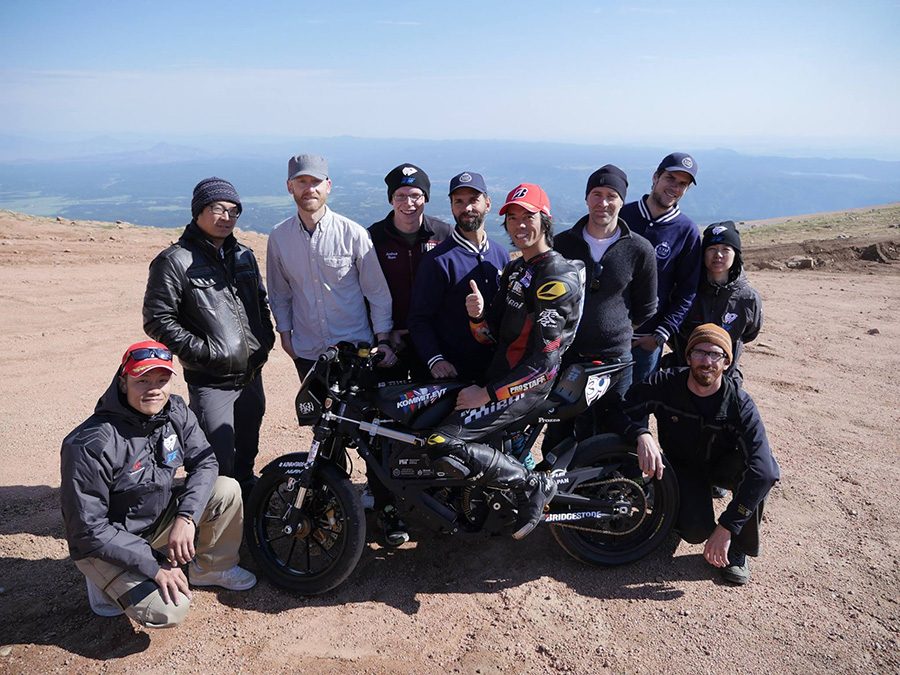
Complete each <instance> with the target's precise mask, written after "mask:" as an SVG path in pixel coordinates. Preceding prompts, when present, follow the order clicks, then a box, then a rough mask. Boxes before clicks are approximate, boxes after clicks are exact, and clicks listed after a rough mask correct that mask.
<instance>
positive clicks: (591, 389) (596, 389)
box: [584, 375, 612, 405]
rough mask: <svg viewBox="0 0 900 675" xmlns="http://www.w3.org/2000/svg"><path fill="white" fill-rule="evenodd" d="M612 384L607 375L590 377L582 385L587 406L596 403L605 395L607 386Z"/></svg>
mask: <svg viewBox="0 0 900 675" xmlns="http://www.w3.org/2000/svg"><path fill="white" fill-rule="evenodd" d="M610 382H612V380H611V379H610V377H609V375H590V376H588V381H587V384H586V385H584V397H585V399H587V402H588V405H590V404H591V403H593V402H594V401H596V400H597V399H598V398H600V397H601V396H603V394H605V393H606V390H607V389H609V384H610Z"/></svg>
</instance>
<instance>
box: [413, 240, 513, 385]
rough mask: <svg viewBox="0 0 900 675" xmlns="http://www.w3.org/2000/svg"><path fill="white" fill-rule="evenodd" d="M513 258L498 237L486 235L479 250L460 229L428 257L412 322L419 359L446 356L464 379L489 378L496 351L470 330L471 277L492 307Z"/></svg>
mask: <svg viewBox="0 0 900 675" xmlns="http://www.w3.org/2000/svg"><path fill="white" fill-rule="evenodd" d="M508 262H509V253H507V251H506V248H505V247H503V246H501V245H500V244H498V243H497V242H494V241H491V240H490V239H487V238H485V241H484V246H483V247H482V249H481V250H480V251H479V250H476V249H475V247H474V246H473V245H472V244H470V243H469V241H468V240H467V239H466V238H465V237H463V236H462V235H461V234H460V233H459V232H458V231H457V230H455V229H454V230H453V233H452V234H451V236H450V238H449V239H447V240H446V241H445V242H443V243H442V244H440V245H439V246H438V247H437V248H435V249H434V250H432V251H429V252H428V253H426V254H425V257H423V258H422V262H421V263H420V264H419V270H418V272H417V273H416V281H415V284H414V285H413V294H412V302H411V303H410V307H409V318H408V321H407V325H408V327H409V335H410V337H411V338H412V341H413V344H414V345H415V347H416V351H417V352H418V354H419V358H421V359H422V361H423V362H424V363H425V364H426V365H427V366H428V367H429V368H431V367H432V366H433V365H434V364H435V363H436V362H437V361H438V360H440V359H445V360H446V361H449V362H450V363H452V364H453V366H454V367H455V368H456V371H457V373H459V376H460V378H461V379H465V380H483V379H484V376H485V373H486V371H487V368H488V365H489V364H490V362H491V356H492V354H493V350H492V348H491V347H489V346H487V345H482V344H479V343H478V342H477V341H476V340H475V337H474V336H473V335H472V332H471V331H470V330H469V315H468V314H467V313H466V296H467V295H468V294H469V293H471V289H470V288H469V280H470V279H474V280H475V282H476V283H477V284H478V288H479V289H480V290H481V295H482V296H483V297H484V302H485V305H486V306H490V303H491V301H492V300H493V299H494V296H495V295H496V294H497V289H498V288H499V285H500V273H501V271H502V270H503V268H504V267H505V266H506V263H508Z"/></svg>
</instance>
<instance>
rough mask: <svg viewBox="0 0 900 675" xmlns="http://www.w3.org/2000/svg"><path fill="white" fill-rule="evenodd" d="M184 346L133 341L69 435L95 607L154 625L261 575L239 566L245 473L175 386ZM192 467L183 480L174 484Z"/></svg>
mask: <svg viewBox="0 0 900 675" xmlns="http://www.w3.org/2000/svg"><path fill="white" fill-rule="evenodd" d="M174 373H175V369H174V368H173V367H172V352H170V351H169V350H168V349H167V348H166V346H165V345H163V344H161V343H159V342H155V341H152V340H147V341H144V342H138V343H136V344H133V345H131V346H130V347H129V348H128V349H127V350H125V354H124V355H123V356H122V362H121V365H120V366H119V369H118V370H117V371H116V375H115V377H114V378H113V381H112V383H111V384H110V385H109V388H108V389H107V390H106V393H104V394H103V396H101V397H100V400H99V401H98V402H97V406H96V408H95V409H94V414H93V415H91V416H90V417H89V418H88V419H87V420H85V421H84V422H83V423H82V424H80V425H79V426H78V427H76V428H75V430H73V431H72V433H70V434H69V435H68V436H66V438H65V440H64V441H63V443H62V451H61V464H60V474H61V484H60V498H61V501H62V512H63V521H64V523H65V528H66V540H67V541H68V544H69V552H70V554H71V555H72V558H73V559H74V560H75V565H76V566H77V567H78V569H79V570H80V571H81V572H82V574H84V576H85V578H86V580H87V588H88V599H89V601H90V605H91V609H92V610H93V611H94V612H95V613H96V614H98V615H100V616H117V615H119V614H123V613H124V614H127V615H128V616H129V617H130V618H131V619H133V620H135V621H137V622H138V623H140V624H141V625H143V626H147V627H150V628H166V627H169V626H175V625H177V624H178V623H180V622H181V621H182V620H183V619H184V617H185V616H186V615H187V611H188V608H189V606H190V598H191V591H190V588H189V586H188V579H187V577H185V574H184V572H183V571H182V569H181V566H182V565H186V564H188V563H190V564H189V566H188V573H189V575H190V583H191V584H192V585H194V586H221V587H223V588H227V589H230V590H235V591H242V590H247V589H248V588H252V587H253V585H254V584H256V577H255V576H253V574H251V573H250V572H248V571H247V570H245V569H243V568H241V567H239V566H238V564H237V563H238V548H239V547H240V545H241V532H242V507H241V493H240V487H239V486H238V484H237V482H235V481H234V480H233V479H231V478H226V477H224V476H223V477H218V478H217V472H218V467H217V465H216V458H215V455H214V454H213V451H212V448H210V446H209V443H208V442H207V440H206V437H205V436H204V435H203V432H202V431H201V430H200V427H199V426H198V424H197V419H196V417H195V416H194V414H193V413H192V412H191V411H190V410H189V409H188V407H187V405H185V403H184V400H183V399H182V398H181V397H179V396H176V395H172V394H171V388H172V376H173V374H174ZM180 467H183V468H184V470H185V471H186V478H185V480H184V484H183V485H182V486H178V485H176V484H175V483H174V480H175V473H176V471H178V469H179V468H180Z"/></svg>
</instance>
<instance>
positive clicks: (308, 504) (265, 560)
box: [244, 463, 366, 595]
mask: <svg viewBox="0 0 900 675" xmlns="http://www.w3.org/2000/svg"><path fill="white" fill-rule="evenodd" d="M296 496H297V482H296V480H294V477H293V476H290V475H285V474H283V473H279V472H277V471H272V472H268V473H263V475H262V476H260V478H259V482H258V483H257V484H256V486H255V487H254V489H253V492H252V493H251V495H250V500H249V502H248V504H247V509H246V512H245V518H246V522H245V525H244V526H245V540H246V542H247V546H248V547H249V549H250V553H251V555H252V556H253V559H254V560H255V561H256V564H257V565H258V566H259V569H260V571H261V572H262V573H263V575H264V576H265V577H266V578H267V579H268V580H269V581H271V582H272V583H273V584H275V585H276V586H280V587H281V588H284V589H287V590H289V591H293V592H295V593H299V594H301V595H319V594H321V593H325V592H327V591H330V590H331V589H333V588H335V587H336V586H338V585H340V584H341V583H342V582H344V581H345V580H346V579H347V577H349V576H350V574H351V573H352V572H353V570H354V569H355V568H356V565H357V563H358V562H359V558H360V556H361V555H362V551H363V548H364V546H365V543H366V521H365V512H364V511H363V506H362V501H361V500H360V496H359V494H358V493H357V491H356V490H355V489H354V487H353V485H352V483H351V482H350V480H349V479H348V478H347V475H346V474H345V473H344V472H343V471H341V469H339V468H338V467H337V466H335V465H333V464H329V463H322V464H320V465H319V466H317V467H316V475H315V478H314V479H313V484H312V486H311V487H310V489H309V491H308V492H307V494H306V498H305V500H304V502H303V507H302V517H301V519H300V523H299V525H298V527H297V528H296V531H294V532H292V533H286V532H285V531H284V530H285V526H286V524H287V522H286V521H285V520H284V517H285V516H286V515H287V513H288V511H289V509H290V508H293V503H294V500H295V498H296Z"/></svg>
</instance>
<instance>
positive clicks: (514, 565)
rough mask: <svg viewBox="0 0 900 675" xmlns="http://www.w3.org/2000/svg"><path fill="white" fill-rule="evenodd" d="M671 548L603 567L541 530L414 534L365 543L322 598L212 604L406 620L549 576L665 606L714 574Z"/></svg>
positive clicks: (264, 588)
mask: <svg viewBox="0 0 900 675" xmlns="http://www.w3.org/2000/svg"><path fill="white" fill-rule="evenodd" d="M676 546H677V539H676V538H675V537H674V535H673V536H672V537H670V539H669V541H667V542H666V543H664V544H663V545H662V546H661V547H660V548H659V549H658V550H657V551H656V552H654V553H653V554H651V555H649V556H647V557H646V558H645V559H644V560H642V561H640V562H638V563H635V564H633V565H628V566H624V567H618V568H605V569H603V568H598V567H592V566H589V565H586V564H583V563H581V562H579V561H577V560H575V559H573V558H571V557H569V556H568V555H567V554H566V553H565V552H564V551H563V550H562V549H561V548H560V547H559V546H558V545H557V543H556V542H555V540H554V539H553V536H552V535H551V534H550V532H549V530H548V529H547V528H541V529H539V530H538V531H536V532H535V533H534V534H532V535H531V536H530V537H528V538H527V539H526V540H524V541H522V542H516V541H513V540H512V539H511V538H508V537H490V536H483V535H469V536H465V535H463V536H459V535H458V536H454V537H449V536H436V535H434V534H432V533H430V532H427V531H417V532H414V538H413V544H412V545H410V544H407V545H406V546H404V547H401V548H399V549H391V548H385V547H383V546H381V545H379V544H378V543H374V542H370V543H369V544H368V546H367V547H366V549H365V550H364V551H363V556H362V558H361V559H360V561H359V564H358V565H357V568H356V570H355V571H354V572H353V574H352V575H351V576H350V578H349V579H348V580H347V581H346V582H344V584H343V585H341V586H339V587H338V588H337V589H335V590H333V591H331V592H329V593H326V594H324V595H321V596H314V597H304V596H299V595H295V594H292V593H291V592H290V591H287V590H284V589H281V588H278V587H276V586H273V585H272V584H270V583H269V582H268V581H266V580H265V579H261V580H260V585H259V587H258V588H257V590H256V591H254V592H253V593H250V594H245V595H241V594H237V593H228V592H221V593H220V594H219V599H220V601H221V602H223V603H224V604H227V605H229V606H233V607H239V608H243V609H249V610H254V611H259V612H263V613H267V614H268V613H278V612H280V611H284V610H288V609H292V608H296V607H325V606H332V605H342V604H348V603H365V602H377V603H382V604H384V605H387V606H390V607H392V608H394V609H397V610H399V611H402V612H404V613H405V614H409V615H413V614H416V613H417V612H418V611H419V608H420V600H419V598H420V596H421V595H423V594H424V595H428V594H459V595H469V594H475V593H491V592H496V591H501V590H503V589H507V588H514V587H517V586H520V585H522V584H525V583H528V582H529V581H533V580H535V579H539V578H541V577H550V578H552V579H555V580H557V581H559V582H561V583H564V584H566V585H567V586H569V587H570V588H572V589H573V590H574V591H575V592H577V593H579V594H581V595H584V596H586V597H592V598H624V599H634V600H651V601H670V600H675V599H677V598H679V597H681V596H682V595H683V594H684V592H683V591H682V590H680V589H679V588H677V587H676V586H675V583H676V582H684V581H703V582H708V581H709V580H711V579H713V578H714V576H715V573H714V571H713V570H712V569H711V568H710V567H709V565H707V564H706V562H705V561H704V560H703V559H702V556H699V555H686V556H684V555H683V556H678V557H673V556H672V554H673V552H674V551H675V549H676ZM243 553H244V555H243V556H242V561H243V562H242V564H243V565H245V566H247V567H248V568H250V569H253V570H254V571H257V570H256V567H255V565H254V563H253V561H252V559H251V558H250V557H249V555H248V554H247V552H246V550H245V549H244V550H243Z"/></svg>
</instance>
